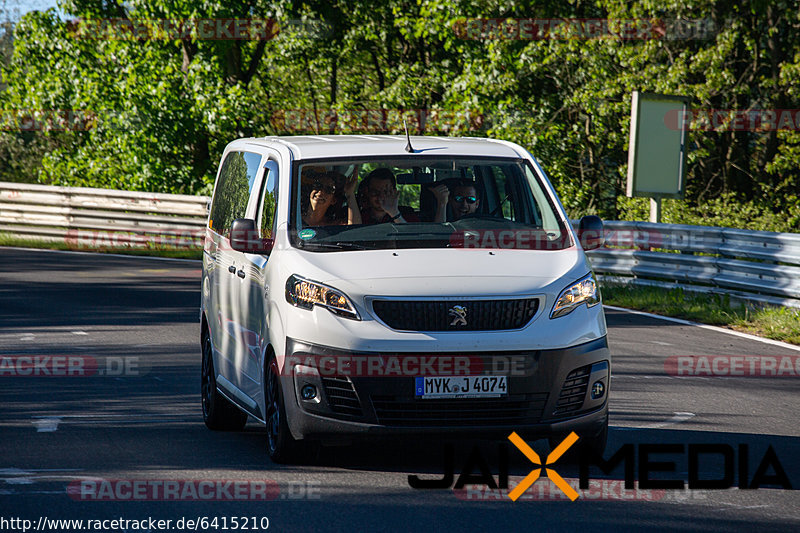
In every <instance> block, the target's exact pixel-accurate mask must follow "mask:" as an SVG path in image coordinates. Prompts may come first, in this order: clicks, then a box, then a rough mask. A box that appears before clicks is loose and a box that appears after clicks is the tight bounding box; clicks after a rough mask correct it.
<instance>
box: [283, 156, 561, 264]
mask: <svg viewBox="0 0 800 533" xmlns="http://www.w3.org/2000/svg"><path fill="white" fill-rule="evenodd" d="M289 235H290V241H291V243H292V246H295V247H297V248H303V249H305V250H309V251H315V252H328V251H340V250H365V249H367V250H372V249H387V248H513V249H524V250H561V249H564V248H568V247H570V246H572V240H571V238H570V234H569V232H568V231H567V230H566V227H565V224H564V220H562V218H561V216H560V215H559V214H558V212H557V211H556V209H555V207H554V205H553V201H552V199H551V198H550V195H549V194H548V193H547V191H546V189H545V187H544V185H543V184H542V183H541V181H540V178H539V177H538V175H537V173H536V172H535V171H534V169H533V168H532V167H531V166H530V164H529V163H528V162H527V161H525V160H522V159H507V158H503V159H501V158H454V157H446V158H445V157H432V156H423V157H421V156H418V155H414V156H409V157H403V158H397V157H393V158H391V159H388V158H372V159H365V158H362V159H358V160H354V159H345V158H341V159H330V160H313V161H308V162H304V161H298V162H296V163H295V165H294V168H293V179H292V205H291V210H290V223H289Z"/></svg>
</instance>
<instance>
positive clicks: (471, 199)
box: [453, 194, 478, 204]
mask: <svg viewBox="0 0 800 533" xmlns="http://www.w3.org/2000/svg"><path fill="white" fill-rule="evenodd" d="M453 200H455V202H456V203H457V204H460V203H461V202H464V201H466V202H467V203H468V204H474V203H475V202H477V201H478V198H477V197H475V196H461V195H460V194H457V195H455V196H453Z"/></svg>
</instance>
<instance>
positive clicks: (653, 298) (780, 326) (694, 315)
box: [602, 283, 800, 345]
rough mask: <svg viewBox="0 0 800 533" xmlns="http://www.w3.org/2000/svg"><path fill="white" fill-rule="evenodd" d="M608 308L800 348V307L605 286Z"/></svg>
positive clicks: (665, 290) (631, 287) (706, 295)
mask: <svg viewBox="0 0 800 533" xmlns="http://www.w3.org/2000/svg"><path fill="white" fill-rule="evenodd" d="M602 295H603V302H604V303H606V304H609V305H616V306H619V307H626V308H628V309H637V310H640V311H648V312H651V313H657V314H659V315H665V316H671V317H677V318H685V319H687V320H692V321H695V322H701V323H703V324H711V325H715V326H723V327H727V328H730V329H734V330H737V331H743V332H745V333H751V334H753V335H758V336H761V337H766V338H768V339H775V340H779V341H783V342H788V343H791V344H798V345H800V308H792V307H771V306H754V305H750V304H745V303H739V302H737V301H734V300H731V298H730V297H729V296H727V295H717V294H703V293H694V292H691V291H684V290H682V289H661V288H656V287H637V286H631V285H618V284H608V283H606V284H603V286H602Z"/></svg>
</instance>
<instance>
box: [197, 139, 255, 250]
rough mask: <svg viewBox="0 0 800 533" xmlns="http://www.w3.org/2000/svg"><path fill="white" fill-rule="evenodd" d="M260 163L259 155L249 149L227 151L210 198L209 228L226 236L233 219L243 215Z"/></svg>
mask: <svg viewBox="0 0 800 533" xmlns="http://www.w3.org/2000/svg"><path fill="white" fill-rule="evenodd" d="M260 162H261V156H260V155H258V154H253V153H250V152H230V153H229V154H228V156H227V157H226V158H225V161H224V162H223V163H222V169H220V171H219V179H218V180H217V188H216V190H215V191H214V199H213V200H212V201H211V214H210V216H209V225H210V227H211V229H212V230H214V231H216V232H217V233H219V234H222V235H225V234H227V232H228V231H229V230H230V229H231V224H232V223H233V221H234V220H235V219H237V218H242V217H244V215H245V212H246V211H247V201H248V199H249V198H250V191H251V190H252V189H253V183H254V182H255V178H256V174H257V173H258V164H259V163H260Z"/></svg>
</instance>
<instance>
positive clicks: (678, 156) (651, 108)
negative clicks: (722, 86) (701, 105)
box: [626, 91, 689, 222]
mask: <svg viewBox="0 0 800 533" xmlns="http://www.w3.org/2000/svg"><path fill="white" fill-rule="evenodd" d="M688 109H689V99H688V98H687V97H685V96H670V95H665V94H653V93H640V92H639V91H634V92H633V97H632V99H631V132H630V144H629V148H628V183H627V191H626V195H627V196H628V197H629V198H632V197H635V196H646V197H649V198H650V222H661V199H662V198H683V193H684V186H685V183H684V176H685V173H686V129H685V128H684V127H683V124H684V121H683V120H682V118H683V117H685V116H687V111H688Z"/></svg>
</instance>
